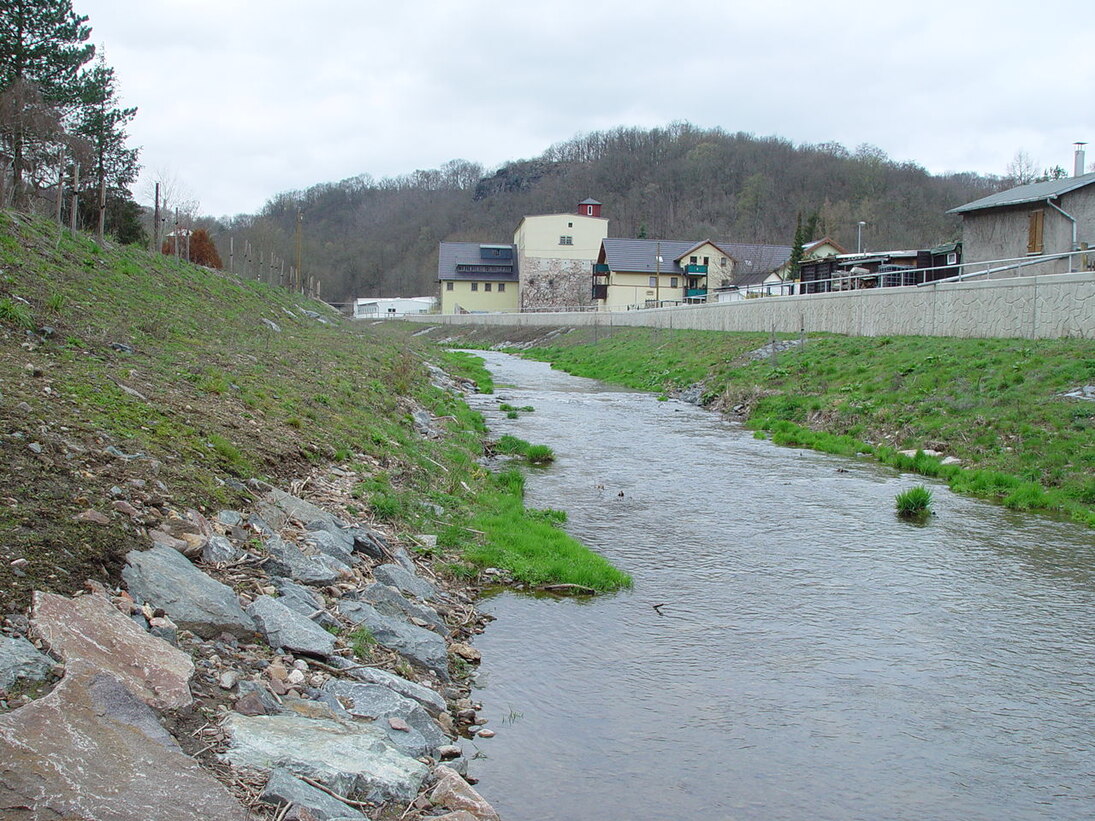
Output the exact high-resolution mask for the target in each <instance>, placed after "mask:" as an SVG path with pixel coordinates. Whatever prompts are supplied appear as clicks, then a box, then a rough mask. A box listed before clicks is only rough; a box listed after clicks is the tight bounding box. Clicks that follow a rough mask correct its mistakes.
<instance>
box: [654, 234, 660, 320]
mask: <svg viewBox="0 0 1095 821" xmlns="http://www.w3.org/2000/svg"><path fill="white" fill-rule="evenodd" d="M654 248H655V250H654V307H655V308H660V307H662V243H661V240H659V241H658V244H657V245H655V246H654Z"/></svg>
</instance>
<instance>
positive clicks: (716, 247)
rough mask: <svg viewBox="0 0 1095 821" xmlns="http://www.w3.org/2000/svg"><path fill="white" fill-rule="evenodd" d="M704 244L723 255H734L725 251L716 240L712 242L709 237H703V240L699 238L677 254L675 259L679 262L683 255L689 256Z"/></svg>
mask: <svg viewBox="0 0 1095 821" xmlns="http://www.w3.org/2000/svg"><path fill="white" fill-rule="evenodd" d="M705 245H710V246H711V247H712V248H714V249H715V250H717V251H718V252H719V253H720V254H722V255H723V256H727V257H733V256H734V255H733V254H731V253H730V252H729V251H727V250H726V249H725V248H723V247H722V246H720V245H719V244H718V243H717V242H712V241H711V240H709V239H704V240H700V241H699V242H697V243H695V244H693V245H692V247H691V248H689V249H688V250H687V251H685V252H684V253H683V254H681V255H680V256H678V257H677V261H678V262H679V261H680V260H682V259H684V258H685V257H687V256H690V255H691V254H692V253H693V252H695V251H698V250H700V249H701V248H702V247H703V246H705Z"/></svg>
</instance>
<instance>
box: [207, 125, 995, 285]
mask: <svg viewBox="0 0 1095 821" xmlns="http://www.w3.org/2000/svg"><path fill="white" fill-rule="evenodd" d="M1003 184H1004V181H1003V180H1001V179H1000V178H996V177H982V176H978V175H976V174H968V173H960V174H947V175H942V176H939V175H932V174H929V173H928V172H927V171H925V170H924V169H923V168H921V167H920V166H918V165H916V164H915V163H899V162H895V161H893V160H891V159H889V158H888V157H887V156H886V155H885V154H884V153H883V152H882V151H881V150H880V149H878V148H875V147H873V146H867V145H864V146H860V147H859V148H857V149H855V150H854V151H850V150H849V149H847V148H845V147H844V146H842V145H840V144H837V143H824V144H820V145H798V146H796V145H794V144H793V143H791V142H790V141H788V140H784V139H781V138H777V137H765V138H759V137H754V136H752V135H750V134H743V133H738V134H729V133H727V132H725V131H722V130H719V129H714V130H707V129H701V128H696V127H694V126H691V125H689V124H687V123H684V124H674V125H671V126H669V127H667V128H655V129H651V130H644V129H637V128H618V129H614V130H612V131H604V132H595V133H592V134H587V135H581V136H578V137H575V138H574V139H572V140H569V141H567V142H564V143H560V144H558V145H554V146H552V147H551V148H549V149H548V150H547V151H545V152H544V153H543V154H542V155H541V156H539V157H536V158H534V159H531V160H521V161H518V162H512V163H509V164H507V165H505V166H504V167H502V168H501V169H500V170H498V171H497V173H494V174H491V175H487V176H485V175H484V170H483V168H482V167H481V166H479V165H476V164H475V163H471V162H467V161H465V160H453V161H451V162H449V163H446V164H445V165H444V166H442V167H441V168H440V169H436V170H429V171H415V172H414V173H413V174H408V175H404V176H401V177H396V178H386V179H383V180H374V179H373V178H372V177H370V176H369V175H367V174H366V175H362V176H359V177H352V178H350V179H346V180H343V181H341V182H336V183H324V184H321V185H316V186H314V187H312V188H310V189H308V190H306V191H300V192H291V193H285V194H281V195H279V196H277V197H276V198H274V199H273V200H271V201H270V202H269V203H267V204H266V206H265V207H264V208H263V209H262V211H261V212H260V213H259V214H257V215H254V216H250V215H248V216H241V217H237V218H235V219H233V220H231V221H228V222H226V223H223V224H221V225H220V226H218V230H217V234H218V245H219V247H220V252H221V256H222V257H223V258H224V259H225V261H226V262H227V260H228V241H229V240H228V238H229V237H233V239H234V245H235V261H234V265H233V267H234V268H235V270H236V271H237V272H241V273H245V274H252V275H256V274H259V273H262V275H263V276H266V277H269V276H270V275H271V273H270V271H271V269H270V267H269V265H268V264H267V266H266V268H265V272H263V271H261V270H260V268H259V264H258V262H259V258H260V255H261V257H262V259H263V260H264V261H268V260H269V259H270V255H271V254H273V255H274V257H275V265H277V264H280V260H287V262H286V263H285V265H286V269H287V268H288V265H290V264H292V262H293V261H294V260H295V259H296V239H295V237H296V225H297V213H298V210H299V211H300V212H301V214H302V220H301V226H302V230H301V238H302V239H301V243H302V247H301V254H302V259H303V262H304V264H303V269H304V273H305V275H306V276H315V277H317V278H318V279H320V280H322V295H323V297H324V298H325V299H327V300H329V301H332V302H340V301H344V300H349V299H352V298H354V297H359V296H416V295H422V294H431V293H433V292H434V291H435V289H436V284H435V278H436V274H437V245H438V243H439V242H441V241H442V240H455V241H460V240H464V241H482V242H509V241H511V237H512V235H513V230H514V228H515V227H516V226H517V223H518V222H519V221H520V219H521V217H522V216H524V215H526V214H546V213H556V212H561V211H570V210H572V209H573V208H574V207H575V206H576V204H577V203H578V202H579V201H580V200H582V199H584V198H586V197H593V198H594V199H597V200H599V201H601V202H602V203H604V215H605V216H607V217H608V218H609V220H610V222H609V234H610V235H611V236H631V237H635V236H647V237H651V238H663V237H664V238H668V239H689V238H695V239H702V238H705V237H713V238H720V239H724V240H732V241H735V242H763V243H772V244H780V245H790V244H791V243H792V240H793V237H794V235H795V228H796V224H797V220H798V218H799V216H800V215H801V217H802V219H804V220H805V219H807V218H809V216H810V215H811V214H813V213H817V214H818V216H819V218H820V222H819V231H818V233H819V234H828V235H829V236H831V237H833V238H834V239H836V240H837V241H838V242H840V243H842V244H843V245H844V246H845V247H848V248H854V247H855V243H856V226H857V223H858V222H859V221H860V220H863V221H865V222H866V223H867V225H866V227H865V228H864V232H863V240H864V247H866V248H875V249H894V248H922V247H928V246H931V245H934V244H938V243H941V242H946V241H949V240H952V239H956V238H957V237H958V235H959V224H958V221H957V219H956V218H954V217H950V216H947V215H946V214H945V212H946V210H947V209H948V208H952V207H954V206H956V205H960V204H962V203H964V202H968V201H970V200H973V199H976V198H978V197H981V196H984V195H986V194H988V193H991V192H993V191H995V190H999V189H1000V188H1001V187H1002V185H1003ZM248 248H249V249H250V254H249V259H248V255H247V254H246V249H248Z"/></svg>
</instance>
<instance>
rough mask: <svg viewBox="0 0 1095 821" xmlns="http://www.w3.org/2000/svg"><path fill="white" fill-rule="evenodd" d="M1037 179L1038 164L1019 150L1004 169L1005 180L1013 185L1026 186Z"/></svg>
mask: <svg viewBox="0 0 1095 821" xmlns="http://www.w3.org/2000/svg"><path fill="white" fill-rule="evenodd" d="M1037 177H1038V163H1036V162H1035V161H1034V160H1033V159H1032V158H1031V156H1030V154H1028V153H1027V152H1026V151H1024V150H1023V149H1021V148H1020V149H1019V150H1018V151H1016V152H1015V156H1014V157H1012V159H1011V162H1009V163H1008V165H1007V168H1006V169H1005V179H1006V180H1007V181H1008V182H1010V183H1011V184H1013V185H1027V184H1028V183H1032V182H1034V180H1035V179H1036V178H1037Z"/></svg>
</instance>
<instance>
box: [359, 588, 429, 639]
mask: <svg viewBox="0 0 1095 821" xmlns="http://www.w3.org/2000/svg"><path fill="white" fill-rule="evenodd" d="M357 598H359V599H360V600H362V601H367V602H368V603H369V604H371V605H373V606H374V607H375V608H376V609H377V610H378V611H380V612H381V613H384V614H385V615H388V616H394V617H396V618H404V619H412V618H414V619H419V620H421V621H424V622H426V627H427V629H429V630H433V632H435V633H437V634H439V635H441V636H447V635H448V633H449V628H448V625H446V624H445V620H444V619H442V618H441V616H439V615H438V614H437V611H436V610H434V609H433V608H432V607H427V606H426V605H424V604H418V603H417V602H412V601H409V600H408V599H407V598H406V597H405V596H404V595H403V594H402V593H400V592H399V591H398V590H396V589H395V588H394V587H392V586H391V585H388V584H381V583H380V582H375V583H374V584H370V585H368V586H367V587H366V588H365V589H364V590H362V591H361V592H360V594H358V597H357Z"/></svg>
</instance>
